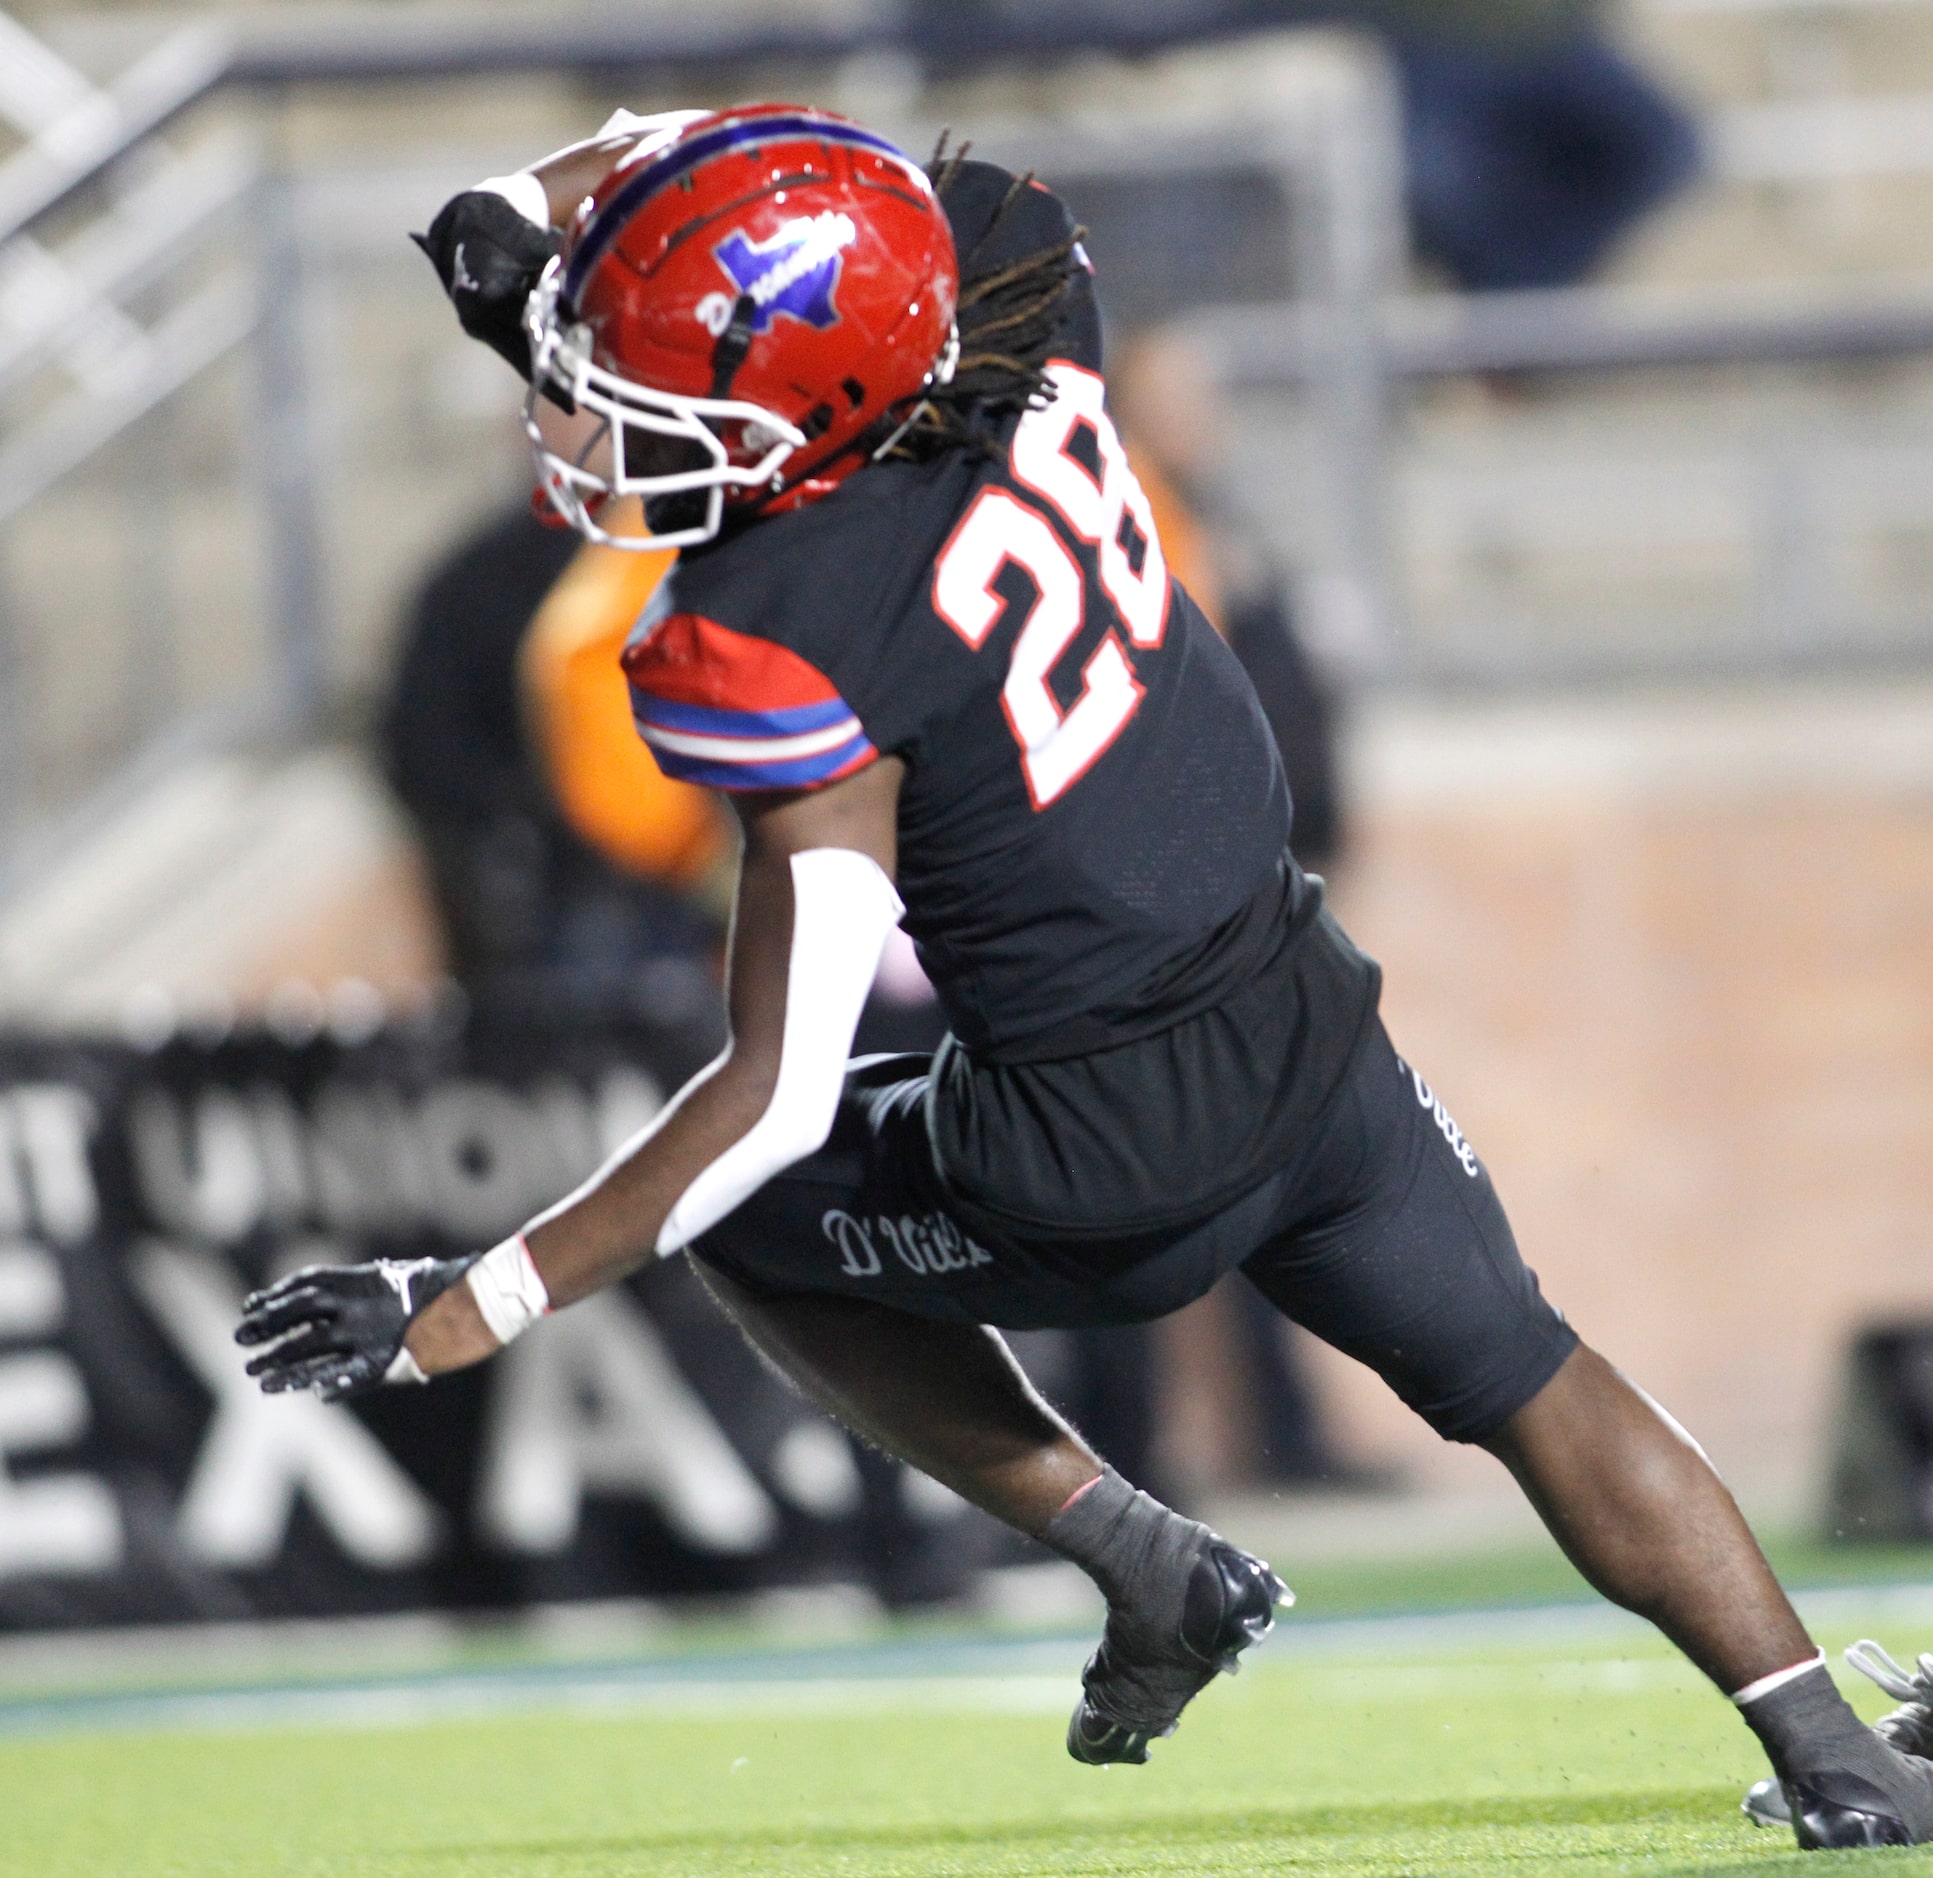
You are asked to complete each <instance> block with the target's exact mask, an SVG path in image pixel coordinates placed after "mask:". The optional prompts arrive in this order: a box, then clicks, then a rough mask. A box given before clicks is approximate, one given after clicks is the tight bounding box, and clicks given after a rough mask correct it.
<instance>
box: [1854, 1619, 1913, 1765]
mask: <svg viewBox="0 0 1933 1878" xmlns="http://www.w3.org/2000/svg"><path fill="white" fill-rule="evenodd" d="M1846 1661H1847V1662H1848V1663H1850V1664H1851V1665H1852V1666H1853V1668H1854V1669H1856V1670H1858V1671H1859V1673H1860V1674H1861V1675H1862V1676H1865V1677H1866V1678H1868V1679H1869V1680H1870V1681H1873V1682H1876V1683H1878V1684H1879V1686H1880V1687H1881V1688H1882V1689H1884V1690H1885V1691H1886V1693H1887V1694H1888V1695H1890V1696H1891V1697H1892V1698H1893V1700H1894V1701H1896V1702H1898V1703H1899V1704H1900V1706H1899V1707H1898V1708H1896V1709H1894V1710H1893V1712H1892V1713H1891V1714H1890V1715H1882V1716H1881V1717H1880V1718H1879V1720H1878V1721H1876V1722H1874V1723H1873V1732H1874V1733H1875V1734H1876V1735H1878V1736H1879V1738H1880V1739H1881V1740H1882V1741H1890V1742H1891V1743H1892V1744H1893V1746H1894V1747H1896V1748H1898V1749H1899V1750H1900V1751H1901V1752H1902V1753H1906V1754H1917V1755H1920V1756H1922V1757H1925V1756H1929V1755H1933V1652H1929V1653H1928V1654H1926V1655H1924V1656H1922V1657H1921V1658H1920V1666H1919V1670H1918V1673H1917V1674H1916V1673H1914V1672H1913V1671H1911V1670H1907V1669H1903V1668H1902V1667H1901V1666H1900V1665H1899V1664H1898V1663H1896V1662H1894V1661H1893V1659H1892V1658H1891V1657H1890V1656H1888V1655H1887V1654H1886V1652H1885V1651H1884V1650H1882V1649H1881V1648H1880V1647H1879V1645H1878V1644H1876V1643H1874V1642H1873V1641H1872V1639H1871V1638H1869V1637H1862V1638H1861V1639H1860V1640H1859V1642H1857V1643H1855V1644H1854V1645H1853V1646H1852V1648H1851V1649H1850V1650H1848V1651H1847V1652H1846Z"/></svg>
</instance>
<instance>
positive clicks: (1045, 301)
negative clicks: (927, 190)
mask: <svg viewBox="0 0 1933 1878" xmlns="http://www.w3.org/2000/svg"><path fill="white" fill-rule="evenodd" d="M946 146H947V138H946V136H945V135H944V134H942V136H941V138H940V141H939V146H938V148H937V149H935V150H934V152H933V158H932V161H931V162H930V163H928V165H927V166H926V173H927V175H928V176H929V177H931V178H932V181H933V189H934V193H935V194H936V195H938V196H939V197H940V198H941V200H942V202H944V201H945V198H946V196H947V194H948V192H949V191H950V190H952V188H953V186H954V185H955V184H956V183H957V182H958V181H959V180H960V173H961V169H962V167H963V166H964V164H965V162H966V158H967V152H968V150H969V149H971V147H972V146H971V145H969V144H962V145H961V146H960V147H959V149H958V150H955V151H953V152H951V153H950V154H949V152H948V150H947V147H946ZM1033 180H1034V179H1033V174H1032V172H1031V171H1030V172H1029V173H1028V174H1027V175H1025V176H1019V177H1015V178H1014V179H1013V180H1012V181H1011V182H1010V183H1009V185H1008V187H1007V190H1006V193H1005V194H1004V195H1003V196H1002V197H1001V199H1000V202H999V204H998V206H997V207H996V208H995V209H994V211H993V214H992V215H991V217H990V218H989V219H988V220H987V223H986V225H985V226H984V227H983V228H982V229H981V230H980V232H979V233H978V235H977V236H976V237H975V238H974V240H973V242H972V244H971V245H970V246H968V247H966V248H964V249H963V250H962V251H961V254H960V305H959V315H958V318H959V327H960V357H959V363H958V364H957V365H956V366H955V368H954V372H953V377H952V379H951V380H950V381H949V382H948V383H947V384H945V385H936V386H935V387H934V388H933V389H932V390H930V391H928V392H927V393H926V395H925V397H924V399H923V401H922V403H921V404H920V405H919V407H918V408H917V409H916V411H915V412H914V414H913V417H912V419H911V421H910V422H909V423H908V424H907V426H906V428H905V430H904V432H903V433H902V435H901V436H900V438H899V439H898V440H897V442H896V443H895V445H894V447H893V453H894V454H895V455H900V454H905V455H915V456H928V455H933V454H937V453H938V452H939V451H940V450H943V449H950V448H955V447H957V446H959V445H962V444H964V445H967V446H968V447H970V448H973V449H977V450H981V451H984V452H988V453H991V452H992V451H993V450H994V448H995V446H994V443H993V434H994V432H995V430H996V429H997V427H998V424H999V422H1000V420H1001V419H1002V418H1003V417H1006V416H1008V415H1010V414H1012V413H1014V412H1017V411H1021V410H1024V409H1026V408H1027V407H1028V406H1030V405H1033V406H1038V405H1043V404H1047V403H1050V402H1051V401H1052V399H1053V396H1054V386H1053V383H1052V381H1051V380H1050V379H1049V378H1048V377H1047V373H1046V364H1047V360H1048V357H1049V355H1050V352H1051V349H1052V346H1053V343H1054V338H1055V335H1056V333H1057V332H1058V331H1059V328H1060V324H1061V315H1062V312H1063V310H1064V302H1065V301H1066V298H1067V294H1068V289H1069V288H1070V286H1071V285H1072V283H1073V281H1074V279H1075V277H1076V275H1077V274H1078V272H1079V271H1080V262H1079V261H1078V260H1076V258H1075V250H1076V249H1077V248H1078V247H1079V245H1080V241H1081V237H1082V236H1083V235H1084V234H1086V232H1087V231H1086V230H1085V229H1083V228H1076V229H1073V230H1072V231H1071V232H1069V233H1068V234H1067V235H1066V236H1065V237H1064V238H1063V239H1061V240H1060V241H1057V242H1054V243H1052V244H1051V245H1049V246H1047V247H1044V248H1039V249H1036V250H1034V251H1033V252H1032V253H1028V254H1023V255H1021V256H1020V257H1019V258H1018V259H1016V260H1002V259H999V258H998V253H999V247H1000V244H999V243H998V242H997V241H996V240H995V237H996V235H998V234H999V233H1000V231H1001V230H1002V229H1003V228H1004V227H1005V226H1006V224H1007V223H1008V222H1009V221H1010V220H1011V218H1012V216H1013V212H1014V210H1015V209H1016V208H1017V207H1018V206H1019V205H1020V204H1021V203H1022V202H1024V201H1025V200H1026V191H1027V190H1028V189H1029V188H1030V187H1031V186H1032V184H1033ZM990 247H991V248H992V249H993V250H994V257H993V258H991V259H989V260H988V261H985V262H982V264H981V265H980V267H979V268H978V269H977V270H976V267H975V263H976V262H977V261H980V259H981V257H982V256H983V255H986V254H987V251H988V249H989V248H990Z"/></svg>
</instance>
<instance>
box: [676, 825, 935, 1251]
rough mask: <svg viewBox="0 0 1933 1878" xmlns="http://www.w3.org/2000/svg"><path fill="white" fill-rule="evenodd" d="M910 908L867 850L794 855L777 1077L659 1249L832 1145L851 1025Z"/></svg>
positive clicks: (686, 1197) (684, 1203)
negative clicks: (748, 1126) (758, 1113)
mask: <svg viewBox="0 0 1933 1878" xmlns="http://www.w3.org/2000/svg"><path fill="white" fill-rule="evenodd" d="M905 910H906V909H905V907H904V906H902V905H901V903H900V898H899V895H898V894H897V893H895V892H894V891H893V883H892V882H891V881H890V880H888V879H887V878H886V875H885V873H884V871H883V870H882V869H881V867H880V865H879V863H878V862H877V861H875V860H873V859H872V858H871V857H870V856H868V855H864V854H860V853H858V852H856V851H855V850H853V849H851V848H812V849H809V850H807V852H805V853H804V854H795V855H793V857H792V957H791V963H790V966H789V969H788V970H787V973H786V981H785V1037H784V1042H783V1044H782V1045H781V1048H780V1055H779V1074H778V1082H777V1084H776V1085H775V1086H774V1088H773V1090H772V1099H771V1101H770V1102H769V1103H768V1104H767V1105H766V1110H765V1113H764V1114H763V1115H761V1116H760V1117H759V1119H758V1120H757V1121H756V1122H755V1123H753V1125H752V1127H751V1129H750V1131H749V1132H747V1133H746V1134H744V1135H742V1136H740V1138H739V1139H738V1141H737V1142H736V1143H734V1144H733V1145H732V1146H731V1147H729V1148H727V1149H726V1150H725V1152H724V1153H723V1154H721V1155H720V1156H719V1157H718V1159H717V1160H715V1161H714V1162H712V1164H711V1165H710V1166H709V1167H708V1168H706V1169H705V1171H704V1172H703V1173H702V1174H700V1175H699V1176H698V1178H697V1179H696V1180H694V1181H693V1182H692V1183H691V1185H690V1186H689V1187H687V1188H686V1189H685V1191H684V1193H683V1194H682V1196H680V1198H679V1200H678V1203H677V1204H676V1205H675V1206H674V1207H673V1208H672V1209H671V1212H670V1213H669V1215H667V1217H666V1219H665V1223H664V1229H663V1231H661V1232H660V1233H659V1234H658V1250H659V1252H660V1253H669V1252H676V1251H679V1250H680V1249H681V1248H683V1247H684V1246H687V1245H689V1244H690V1243H691V1241H692V1240H694V1239H696V1238H697V1237H698V1236H699V1234H700V1233H703V1232H707V1231H709V1230H710V1229H711V1228H712V1227H713V1226H715V1225H717V1224H718V1222H719V1221H720V1220H721V1219H723V1218H724V1217H725V1215H726V1214H727V1213H730V1212H732V1211H734V1210H735V1209H736V1208H737V1207H739V1206H740V1205H742V1204H743V1203H744V1202H745V1201H746V1200H748V1199H750V1198H751V1196H752V1195H753V1194H754V1193H756V1192H757V1191H758V1190H759V1188H760V1187H762V1186H764V1185H765V1183H766V1182H767V1181H768V1180H770V1179H771V1178H772V1176H773V1175H774V1174H778V1173H782V1172H784V1170H785V1169H786V1168H788V1167H790V1166H791V1165H792V1164H793V1162H794V1161H802V1160H804V1159H805V1157H806V1156H807V1155H808V1154H811V1153H812V1152H813V1151H814V1150H815V1149H817V1148H820V1147H822V1146H824V1144H825V1139H826V1136H827V1135H829V1134H830V1133H831V1132H832V1121H833V1117H834V1116H835V1115H836V1114H837V1113H838V1109H839V1096H840V1092H841V1091H842V1090H843V1089H844V1088H845V1082H846V1059H847V1057H848V1055H849V1054H850V1053H851V1050H852V1033H853V1032H854V1030H856V1029H857V1028H858V1026H859V1013H860V1011H861V1010H862V1009H863V1008H864V1006H865V1003H866V994H867V993H868V992H869V991H871V989H872V983H873V974H874V973H875V972H876V971H877V970H878V969H879V955H880V952H881V950H882V949H883V948H884V946H885V944H886V935H887V934H888V933H889V932H891V931H892V929H893V927H894V926H895V925H896V924H897V923H898V921H899V916H900V914H901V913H903V912H904V911H905ZM716 1067H717V1066H716V1065H714V1069H715V1068H716ZM708 1073H709V1072H708Z"/></svg>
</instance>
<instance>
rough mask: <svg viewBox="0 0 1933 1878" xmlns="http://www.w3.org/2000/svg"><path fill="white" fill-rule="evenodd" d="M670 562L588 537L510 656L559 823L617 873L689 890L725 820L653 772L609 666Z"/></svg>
mask: <svg viewBox="0 0 1933 1878" xmlns="http://www.w3.org/2000/svg"><path fill="white" fill-rule="evenodd" d="M677 558H678V557H677V554H676V553H675V552H674V551H672V550H670V549H666V550H664V551H662V552H658V553H647V554H635V553H629V552H627V551H625V550H623V549H621V548H600V547H595V546H593V545H591V544H590V543H588V542H587V543H586V544H585V545H584V546H583V547H582V548H580V549H579V550H578V551H577V558H576V559H575V560H574V561H572V562H571V564H570V565H569V566H568V567H567V568H565V570H564V572H563V574H562V576H561V577H560V578H559V580H558V582H557V584H556V586H554V587H553V588H552V589H551V590H550V593H549V596H548V597H547V598H546V599H545V601H544V604H543V605H542V606H541V607H540V608H538V610H537V617H536V619H535V620H533V621H532V622H531V628H530V632H529V633H528V635H527V636H526V637H525V640H524V645H523V651H522V654H521V658H520V662H521V667H522V670H521V677H522V681H523V693H524V699H525V705H526V708H527V710H528V711H529V713H530V723H531V728H532V732H533V742H534V743H535V745H536V748H537V751H538V753H539V757H540V759H541V761H542V763H543V765H544V769H545V773H546V774H547V775H548V777H549V779H550V784H551V791H552V794H553V795H554V796H555V798H556V801H557V805H558V807H559V808H560V809H561V810H562V812H563V816H564V819H565V820H566V821H567V822H568V823H569V824H570V826H571V828H572V829H573V830H574V831H575V832H576V833H577V834H578V835H579V836H580V837H581V838H582V839H583V840H585V841H586V842H588V843H589V844H590V845H591V846H592V847H593V848H595V849H597V851H598V852H599V853H600V854H602V855H603V856H604V858H605V859H606V860H608V861H610V862H611V863H612V864H613V865H614V866H616V867H620V868H622V869H624V871H625V872H626V873H630V874H637V875H641V876H643V877H644V878H646V879H651V880H663V881H669V882H671V883H672V884H674V885H678V886H687V887H689V886H694V885H696V884H697V883H699V882H700V881H702V880H703V879H704V878H705V876H706V875H707V874H708V873H709V872H710V871H711V870H712V868H713V867H714V866H715V865H716V863H717V862H718V861H719V859H720V858H721V856H722V854H723V852H724V849H725V842H726V831H725V826H724V822H723V818H722V817H721V815H720V814H719V811H718V807H717V804H716V803H715V802H714V801H713V799H712V795H711V792H710V791H709V790H705V789H699V788H696V787H694V786H693V785H692V784H690V783H682V782H674V781H672V779H671V778H670V777H668V776H666V775H665V774H664V773H663V772H662V771H661V770H660V769H659V768H658V765H657V763H656V762H655V761H654V760H653V758H652V755H651V752H650V751H649V750H648V749H647V748H646V747H645V745H644V743H643V742H642V741H641V740H640V738H639V736H638V734H637V731H636V729H635V728H634V727H633V725H632V722H631V697H630V690H629V688H628V686H627V685H626V683H625V679H624V673H623V670H622V668H621V667H620V666H619V664H618V655H619V654H620V653H621V652H622V651H623V650H624V642H625V640H626V639H627V638H628V637H629V636H630V632H631V628H632V627H633V626H634V625H636V623H637V618H638V615H639V614H640V613H642V612H643V611H644V609H645V607H646V605H647V604H648V603H649V601H650V599H651V596H652V594H653V593H655V592H656V591H657V588H658V583H659V582H660V581H662V580H663V579H664V577H665V575H666V574H667V573H669V572H670V570H671V565H672V563H673V562H674V561H675V560H676V559H677Z"/></svg>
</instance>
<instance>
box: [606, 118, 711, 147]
mask: <svg viewBox="0 0 1933 1878" xmlns="http://www.w3.org/2000/svg"><path fill="white" fill-rule="evenodd" d="M706 115H707V113H706V112H703V111H653V112H652V113H651V114H650V115H649V116H647V117H640V116H639V115H638V114H637V112H635V111H623V110H619V111H613V112H612V113H611V115H610V116H609V117H607V118H606V119H605V120H604V122H603V123H602V124H600V125H599V126H598V127H597V137H596V140H595V141H597V142H598V143H602V142H604V140H605V139H606V138H607V137H645V138H649V139H650V140H651V141H652V143H653V144H654V145H655V144H660V143H664V142H667V141H668V140H669V139H670V138H672V137H675V136H676V135H677V134H678V133H679V132H680V131H681V130H683V129H684V127H685V126H686V125H687V124H695V123H697V121H698V120H699V119H700V118H701V117H704V116H706Z"/></svg>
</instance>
